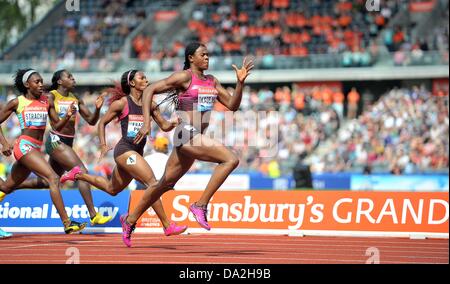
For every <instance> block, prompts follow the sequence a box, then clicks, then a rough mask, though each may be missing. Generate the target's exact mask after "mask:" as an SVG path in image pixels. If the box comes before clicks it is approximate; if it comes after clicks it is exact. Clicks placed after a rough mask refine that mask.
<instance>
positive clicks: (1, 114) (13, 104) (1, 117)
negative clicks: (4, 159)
mask: <svg viewBox="0 0 450 284" xmlns="http://www.w3.org/2000/svg"><path fill="white" fill-rule="evenodd" d="M18 105H19V100H18V99H12V100H10V101H9V102H8V103H7V104H6V105H5V106H4V107H3V108H2V109H1V111H0V144H2V153H3V155H5V156H10V155H11V153H12V149H13V147H12V146H11V144H9V142H8V140H6V138H5V136H4V135H3V129H2V127H1V124H2V123H3V122H4V121H5V120H7V119H8V118H9V116H10V115H11V114H12V113H13V111H16V109H17V106H18Z"/></svg>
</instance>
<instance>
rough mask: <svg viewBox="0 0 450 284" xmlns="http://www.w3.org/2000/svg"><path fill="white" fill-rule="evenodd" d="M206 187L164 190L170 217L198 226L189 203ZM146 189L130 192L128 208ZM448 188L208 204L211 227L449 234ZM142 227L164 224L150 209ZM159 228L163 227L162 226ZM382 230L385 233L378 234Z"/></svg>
mask: <svg viewBox="0 0 450 284" xmlns="http://www.w3.org/2000/svg"><path fill="white" fill-rule="evenodd" d="M201 193H202V192H198V191H170V192H167V193H166V194H164V195H163V204H164V207H165V210H166V213H167V216H168V217H169V218H170V219H172V221H175V222H178V223H179V224H183V225H188V226H189V228H190V229H192V228H193V229H197V228H198V229H200V231H201V232H205V233H207V231H206V230H203V229H201V228H200V227H199V225H198V224H197V222H196V221H195V219H194V217H193V215H192V213H190V212H189V205H190V204H191V203H193V202H195V201H197V200H198V199H199V197H200V195H201ZM142 194H143V192H142V191H134V192H132V195H131V202H130V210H133V209H134V207H135V206H136V204H137V202H138V201H139V199H140V198H141V196H142ZM448 217H449V206H448V192H446V193H444V192H405V193H404V192H354V191H257V190H253V191H232V192H231V191H218V192H217V193H216V194H215V195H214V197H213V199H212V201H211V202H210V204H209V214H208V222H209V224H210V225H211V227H212V228H213V229H212V230H211V232H216V233H219V232H220V231H221V230H224V229H225V231H227V232H230V231H236V232H237V231H239V230H241V232H245V231H247V232H250V231H251V232H257V231H258V230H261V231H263V232H266V233H270V232H271V231H272V232H278V233H285V232H291V231H299V232H302V233H303V234H305V235H306V234H308V233H309V232H315V233H317V232H322V233H323V234H324V235H336V234H340V233H343V232H345V233H347V234H348V235H366V236H371V235H374V236H376V235H384V236H398V235H409V234H425V235H428V236H433V235H434V236H436V235H439V236H441V237H442V236H444V237H447V238H448V230H449V227H448V226H449V224H448ZM137 227H138V228H161V225H160V222H159V220H158V218H157V217H156V215H155V213H154V211H153V210H152V209H151V208H150V209H149V210H148V211H147V212H146V214H144V216H142V217H141V219H140V220H139V221H138V224H137ZM158 231H159V230H158ZM380 233H381V234H380Z"/></svg>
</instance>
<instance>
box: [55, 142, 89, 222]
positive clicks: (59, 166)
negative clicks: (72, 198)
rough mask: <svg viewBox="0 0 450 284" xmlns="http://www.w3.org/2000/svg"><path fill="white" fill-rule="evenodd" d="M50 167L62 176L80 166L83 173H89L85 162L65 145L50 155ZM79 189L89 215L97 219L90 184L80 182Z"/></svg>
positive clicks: (59, 146)
mask: <svg viewBox="0 0 450 284" xmlns="http://www.w3.org/2000/svg"><path fill="white" fill-rule="evenodd" d="M49 162H50V165H51V166H52V168H53V169H54V170H55V172H56V173H58V175H59V176H61V175H62V174H63V173H64V171H70V170H71V169H72V168H73V167H76V166H79V167H80V169H81V172H82V173H87V169H86V167H85V166H84V164H83V162H82V161H81V160H80V158H79V157H78V155H77V154H76V153H75V151H74V150H73V149H72V148H71V147H69V146H67V145H66V144H64V143H61V144H59V145H58V147H56V148H55V149H53V151H52V153H51V155H50V161H49ZM78 189H79V190H80V194H81V196H82V197H83V200H84V203H85V204H86V206H87V208H88V210H89V215H90V217H91V218H93V217H95V215H96V214H97V212H96V211H95V208H94V202H93V200H92V192H91V187H90V185H89V183H87V182H85V181H79V182H78Z"/></svg>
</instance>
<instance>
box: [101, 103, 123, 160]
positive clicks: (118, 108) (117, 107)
mask: <svg viewBox="0 0 450 284" xmlns="http://www.w3.org/2000/svg"><path fill="white" fill-rule="evenodd" d="M124 108H125V100H124V98H122V99H120V100H117V101H114V102H113V103H112V104H111V105H110V107H109V108H108V111H107V112H106V113H105V115H104V116H102V118H101V119H100V121H99V123H98V126H97V131H98V133H97V135H98V139H99V141H100V157H99V160H101V159H102V158H103V156H105V154H106V153H107V152H108V151H109V150H111V149H112V148H111V147H109V146H108V145H107V144H106V138H105V127H106V125H108V124H109V123H110V122H111V121H112V120H113V119H114V118H116V117H119V116H120V114H121V113H122V111H123V109H124Z"/></svg>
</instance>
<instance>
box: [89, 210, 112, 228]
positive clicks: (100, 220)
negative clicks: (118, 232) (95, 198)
mask: <svg viewBox="0 0 450 284" xmlns="http://www.w3.org/2000/svg"><path fill="white" fill-rule="evenodd" d="M111 219H112V216H103V215H102V214H100V213H97V214H95V216H94V217H93V218H91V226H95V225H103V224H106V223H108V222H109V221H111Z"/></svg>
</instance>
